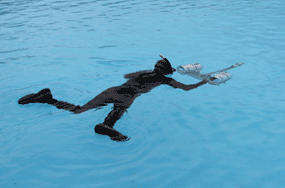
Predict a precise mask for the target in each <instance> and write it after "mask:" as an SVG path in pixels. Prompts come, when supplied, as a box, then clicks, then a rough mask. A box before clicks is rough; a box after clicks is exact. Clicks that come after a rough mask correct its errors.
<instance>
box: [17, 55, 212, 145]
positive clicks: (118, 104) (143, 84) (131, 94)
mask: <svg viewBox="0 0 285 188" xmlns="http://www.w3.org/2000/svg"><path fill="white" fill-rule="evenodd" d="M160 56H161V57H162V60H159V61H157V63H156V64H155V66H154V70H146V71H138V72H135V73H130V74H127V75H124V78H126V79H128V80H127V82H125V83H124V84H122V85H121V86H115V87H111V88H109V89H107V90H105V91H103V92H102V93H100V94H99V95H97V96H96V97H95V98H94V99H92V100H91V101H89V102H87V103H86V104H85V105H83V106H79V105H74V104H70V103H68V102H64V101H58V100H56V99H54V98H53V96H52V94H51V91H50V89H48V88H46V89H43V90H41V91H39V92H38V93H36V94H29V95H26V96H24V97H22V98H21V99H19V101H18V103H19V104H22V105H23V104H29V103H45V104H50V105H53V106H55V107H56V108H58V109H63V110H68V111H70V112H73V113H74V114H79V113H82V112H85V111H87V110H90V109H94V108H100V107H102V106H106V105H107V104H108V103H113V105H114V106H113V109H112V111H111V112H110V113H109V114H108V116H107V117H106V118H105V120H104V122H103V123H100V124H98V125H96V126H95V128H94V130H95V132H96V133H98V134H101V135H107V136H109V137H110V138H111V139H112V140H114V141H127V140H129V138H128V137H127V136H125V135H123V134H121V133H120V132H119V131H117V130H115V129H114V128H113V127H114V125H115V123H116V122H117V121H118V120H119V119H120V118H121V117H122V115H123V114H124V112H125V111H126V110H127V109H128V108H129V107H130V106H131V105H132V103H133V102H134V100H135V99H136V98H137V97H138V96H140V95H141V94H144V93H147V92H149V91H151V90H152V89H153V88H155V87H157V86H160V85H161V84H166V85H169V86H171V87H173V88H179V89H183V90H185V91H189V90H191V89H194V88H197V87H199V86H201V85H203V84H206V83H207V82H208V81H206V80H203V81H201V82H199V83H197V84H190V85H185V84H182V83H180V82H177V81H176V80H174V79H172V78H170V77H166V76H165V75H168V74H172V73H173V72H174V71H176V70H175V69H174V68H172V66H171V64H170V62H169V61H168V60H167V59H166V58H165V57H164V56H162V55H161V54H160ZM212 79H214V78H212Z"/></svg>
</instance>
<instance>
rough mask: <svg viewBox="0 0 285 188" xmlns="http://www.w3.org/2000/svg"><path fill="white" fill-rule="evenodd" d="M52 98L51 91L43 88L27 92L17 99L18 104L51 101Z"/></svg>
mask: <svg viewBox="0 0 285 188" xmlns="http://www.w3.org/2000/svg"><path fill="white" fill-rule="evenodd" d="M53 100H54V99H53V98H52V95H51V91H50V89H48V88H45V89H43V90H41V91H39V92H38V93H35V94H29V95H26V96H24V97H22V98H20V99H19V101H18V103H19V104H29V103H52V101H53Z"/></svg>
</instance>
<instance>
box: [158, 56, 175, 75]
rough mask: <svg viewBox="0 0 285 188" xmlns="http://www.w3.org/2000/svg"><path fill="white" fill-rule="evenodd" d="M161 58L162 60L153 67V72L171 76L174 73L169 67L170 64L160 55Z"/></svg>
mask: <svg viewBox="0 0 285 188" xmlns="http://www.w3.org/2000/svg"><path fill="white" fill-rule="evenodd" d="M161 57H162V58H163V59H162V60H159V61H158V62H156V64H155V66H154V71H155V72H159V73H162V74H164V75H167V74H172V73H173V72H174V71H176V70H175V69H174V68H172V67H171V64H170V62H169V61H168V60H167V59H166V58H165V57H164V56H162V55H161Z"/></svg>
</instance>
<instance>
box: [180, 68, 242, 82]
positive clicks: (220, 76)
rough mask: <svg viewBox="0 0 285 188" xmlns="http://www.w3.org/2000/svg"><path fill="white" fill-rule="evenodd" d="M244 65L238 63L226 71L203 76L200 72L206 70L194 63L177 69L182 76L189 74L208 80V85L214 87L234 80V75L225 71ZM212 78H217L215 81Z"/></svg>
mask: <svg viewBox="0 0 285 188" xmlns="http://www.w3.org/2000/svg"><path fill="white" fill-rule="evenodd" d="M243 64H244V63H237V64H234V65H232V66H230V67H228V68H225V69H221V70H218V71H215V72H210V73H208V74H201V73H200V72H201V70H202V69H203V68H204V67H203V65H201V64H198V63H194V64H188V65H181V66H179V67H177V72H179V73H180V74H187V75H189V76H191V77H193V78H197V79H199V80H207V81H208V83H209V84H212V85H220V84H222V83H225V82H226V81H228V80H229V79H231V78H232V75H231V74H230V73H228V72H224V71H226V70H229V69H232V68H235V67H239V66H241V65H243ZM211 78H215V79H211Z"/></svg>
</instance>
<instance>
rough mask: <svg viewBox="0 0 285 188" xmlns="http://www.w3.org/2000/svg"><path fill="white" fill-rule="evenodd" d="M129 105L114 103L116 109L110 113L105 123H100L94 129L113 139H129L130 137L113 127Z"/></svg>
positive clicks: (122, 140) (120, 140)
mask: <svg viewBox="0 0 285 188" xmlns="http://www.w3.org/2000/svg"><path fill="white" fill-rule="evenodd" d="M126 110H127V107H121V106H117V105H114V109H113V110H112V111H111V112H110V113H109V114H108V116H107V117H106V119H105V121H104V123H100V124H98V125H96V126H95V128H94V130H95V132H96V133H97V134H101V135H107V136H109V137H110V138H111V140H114V141H118V142H124V141H127V140H129V138H128V137H127V136H125V135H123V134H122V133H120V132H119V131H117V130H116V129H114V128H113V126H114V125H115V123H116V122H117V121H118V120H119V119H120V118H121V117H122V115H123V114H124V112H125V111H126Z"/></svg>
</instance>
